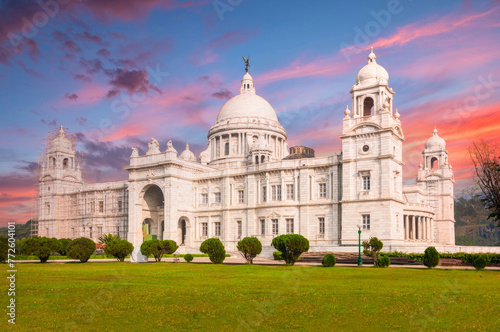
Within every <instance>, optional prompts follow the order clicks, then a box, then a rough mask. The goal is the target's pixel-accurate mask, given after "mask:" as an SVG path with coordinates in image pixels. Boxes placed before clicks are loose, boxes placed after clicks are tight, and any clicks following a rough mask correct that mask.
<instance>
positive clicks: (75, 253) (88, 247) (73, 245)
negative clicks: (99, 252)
mask: <svg viewBox="0 0 500 332" xmlns="http://www.w3.org/2000/svg"><path fill="white" fill-rule="evenodd" d="M94 251H95V242H94V241H92V240H91V239H88V238H86V237H81V238H78V239H74V240H73V241H71V242H70V244H68V248H67V251H66V254H67V255H68V257H69V258H72V259H78V260H80V262H82V263H85V262H86V261H88V260H89V258H90V256H92V254H93V253H94Z"/></svg>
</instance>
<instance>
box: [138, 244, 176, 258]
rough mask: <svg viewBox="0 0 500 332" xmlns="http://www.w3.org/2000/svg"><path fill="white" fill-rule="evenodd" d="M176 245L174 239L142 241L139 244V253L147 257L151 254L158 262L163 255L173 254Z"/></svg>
mask: <svg viewBox="0 0 500 332" xmlns="http://www.w3.org/2000/svg"><path fill="white" fill-rule="evenodd" d="M177 248H178V246H177V243H175V241H172V240H164V241H160V240H158V239H153V240H148V241H144V242H143V243H142V244H141V253H142V254H143V255H144V256H146V257H149V255H153V257H154V258H155V261H156V262H160V261H161V258H162V257H163V255H170V254H173V253H174V252H175V251H176V250H177Z"/></svg>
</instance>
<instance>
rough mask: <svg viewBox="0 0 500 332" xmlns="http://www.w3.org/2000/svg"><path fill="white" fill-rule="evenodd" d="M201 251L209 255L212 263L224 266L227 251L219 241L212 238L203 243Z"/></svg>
mask: <svg viewBox="0 0 500 332" xmlns="http://www.w3.org/2000/svg"><path fill="white" fill-rule="evenodd" d="M200 251H201V252H202V253H204V254H208V257H209V258H210V261H211V262H212V263H214V264H222V262H224V259H226V250H225V249H224V245H223V244H222V242H220V240H219V239H216V238H211V239H207V240H205V241H203V243H202V244H201V246H200Z"/></svg>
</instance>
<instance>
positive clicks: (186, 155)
mask: <svg viewBox="0 0 500 332" xmlns="http://www.w3.org/2000/svg"><path fill="white" fill-rule="evenodd" d="M179 159H182V160H186V161H196V157H195V155H194V153H193V151H191V150H189V144H186V150H184V151H182V153H181V155H180V156H179Z"/></svg>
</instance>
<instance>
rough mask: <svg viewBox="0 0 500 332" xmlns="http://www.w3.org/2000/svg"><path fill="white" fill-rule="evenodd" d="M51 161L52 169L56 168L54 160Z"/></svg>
mask: <svg viewBox="0 0 500 332" xmlns="http://www.w3.org/2000/svg"><path fill="white" fill-rule="evenodd" d="M51 159H52V163H51V164H52V168H56V158H54V157H51Z"/></svg>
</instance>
